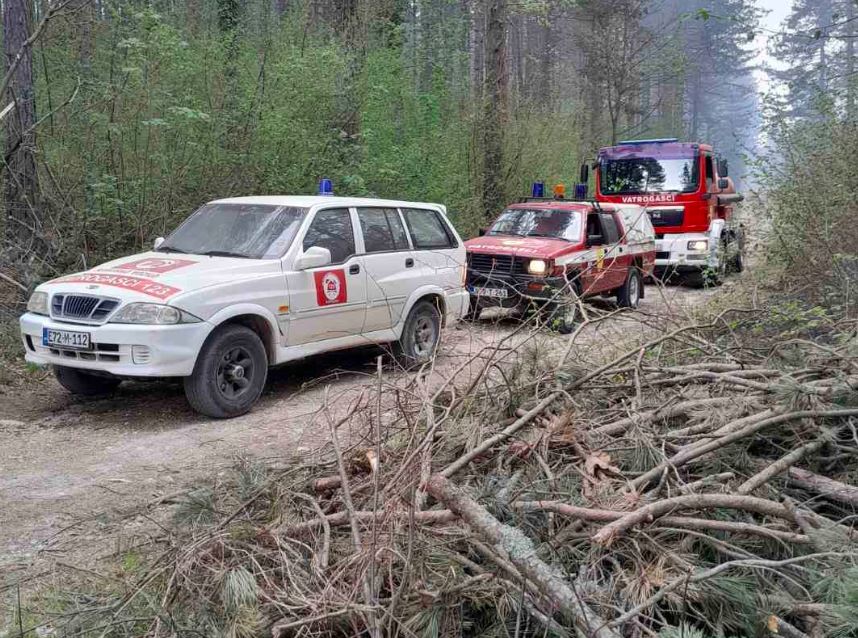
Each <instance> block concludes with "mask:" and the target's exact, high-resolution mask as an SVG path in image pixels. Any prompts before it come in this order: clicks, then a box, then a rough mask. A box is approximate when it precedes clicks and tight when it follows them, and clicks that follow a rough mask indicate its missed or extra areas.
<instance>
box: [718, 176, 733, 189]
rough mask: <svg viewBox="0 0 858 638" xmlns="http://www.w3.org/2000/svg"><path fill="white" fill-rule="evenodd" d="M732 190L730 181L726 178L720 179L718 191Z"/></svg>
mask: <svg viewBox="0 0 858 638" xmlns="http://www.w3.org/2000/svg"><path fill="white" fill-rule="evenodd" d="M728 188H730V181H729V180H728V179H727V178H726V177H721V178H719V179H718V190H722V191H723V190H726V189H728Z"/></svg>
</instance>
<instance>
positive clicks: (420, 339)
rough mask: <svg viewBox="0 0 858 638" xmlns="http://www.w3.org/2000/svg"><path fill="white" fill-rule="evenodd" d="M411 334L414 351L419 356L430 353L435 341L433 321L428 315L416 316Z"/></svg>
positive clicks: (435, 333)
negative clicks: (412, 333)
mask: <svg viewBox="0 0 858 638" xmlns="http://www.w3.org/2000/svg"><path fill="white" fill-rule="evenodd" d="M413 336H414V353H415V354H416V355H417V356H418V357H421V358H423V357H428V356H429V355H431V354H432V350H433V349H434V348H435V342H436V341H437V332H436V329H435V323H434V322H433V321H432V320H431V319H430V318H429V317H426V316H421V317H418V318H417V321H415V322H414V335H413Z"/></svg>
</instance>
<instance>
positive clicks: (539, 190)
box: [530, 182, 545, 197]
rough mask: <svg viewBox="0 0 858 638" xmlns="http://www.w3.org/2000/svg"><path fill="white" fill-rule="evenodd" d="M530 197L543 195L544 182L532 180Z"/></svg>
mask: <svg viewBox="0 0 858 638" xmlns="http://www.w3.org/2000/svg"><path fill="white" fill-rule="evenodd" d="M530 196H531V197H545V182H533V186H532V187H531V188H530Z"/></svg>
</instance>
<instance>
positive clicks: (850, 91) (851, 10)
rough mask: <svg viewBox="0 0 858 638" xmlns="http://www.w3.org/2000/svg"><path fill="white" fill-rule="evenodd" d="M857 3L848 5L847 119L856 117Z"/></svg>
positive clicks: (850, 0) (851, 2)
mask: <svg viewBox="0 0 858 638" xmlns="http://www.w3.org/2000/svg"><path fill="white" fill-rule="evenodd" d="M855 35H856V34H855V2H854V0H849V1H848V2H847V3H846V118H847V119H850V120H851V119H853V118H854V117H855V82H856V81H857V80H858V79H857V78H856V77H855Z"/></svg>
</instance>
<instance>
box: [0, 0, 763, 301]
mask: <svg viewBox="0 0 858 638" xmlns="http://www.w3.org/2000/svg"><path fill="white" fill-rule="evenodd" d="M758 13H759V12H758V11H757V10H756V9H754V8H753V6H752V3H751V2H749V1H748V0H716V1H714V2H711V1H706V2H704V1H701V0H696V1H695V2H677V1H673V0H672V1H666V2H659V1H651V0H620V1H619V2H617V1H609V0H580V1H577V2H573V1H552V2H539V1H525V2H509V1H508V0H415V1H411V2H403V1H402V0H382V1H369V0H308V1H306V2H297V1H286V0H274V1H272V0H248V1H246V2H240V1H238V0H217V1H215V0H189V1H188V2H175V1H174V0H145V1H138V0H64V1H54V2H52V3H47V2H33V1H32V0H7V1H6V2H4V35H5V52H6V61H7V64H6V67H7V69H8V68H10V67H11V66H12V65H13V64H14V66H15V69H14V72H13V73H12V74H11V76H10V77H9V78H7V84H8V86H7V87H6V88H7V100H12V99H15V100H17V104H18V108H17V110H16V111H15V112H14V113H12V114H7V116H6V121H5V126H6V166H5V172H4V176H3V182H4V185H5V186H4V190H3V193H4V198H5V202H4V211H5V220H6V224H5V240H6V244H5V249H4V251H3V253H4V257H5V259H4V261H5V262H6V263H5V264H4V266H3V272H5V273H6V274H7V275H8V276H9V277H10V278H12V279H14V280H15V281H17V282H19V283H21V284H22V285H23V286H24V287H27V288H29V287H30V286H32V284H33V283H34V282H37V281H38V280H39V279H40V278H44V277H47V276H51V275H53V274H55V273H57V272H61V271H64V270H68V269H70V268H81V267H83V266H85V265H88V264H91V263H92V262H94V261H98V260H100V259H103V258H105V257H108V256H110V255H113V254H117V253H119V252H122V251H129V250H133V249H137V248H139V247H140V246H143V245H147V244H148V243H149V242H150V241H151V240H152V238H153V237H154V236H156V235H159V234H163V233H165V232H167V231H169V230H170V229H171V228H172V227H173V226H174V225H175V223H176V222H177V221H178V220H179V219H181V218H182V217H184V216H185V215H187V214H188V213H189V212H190V211H191V210H193V209H194V208H195V207H197V206H198V205H199V204H200V203H202V202H204V201H205V200H207V199H211V198H214V197H219V196H226V195H238V194H248V193H285V194H290V193H310V192H314V190H315V188H316V183H317V180H318V179H319V178H320V177H321V176H326V177H330V178H332V179H333V180H334V183H335V184H336V188H337V191H338V192H340V193H342V194H368V195H377V196H387V197H398V198H405V199H413V200H428V201H438V202H443V203H445V204H447V205H448V207H449V208H450V210H451V211H452V213H453V215H454V218H455V219H456V221H457V223H458V224H460V226H461V227H462V229H463V231H465V232H467V231H469V230H473V228H474V227H475V226H476V224H477V223H478V221H479V220H481V219H484V218H485V217H486V216H487V215H491V214H493V213H494V212H495V211H496V210H497V209H498V208H499V207H500V206H502V205H503V203H505V201H506V200H508V199H509V198H511V197H515V196H518V195H519V194H520V193H522V192H523V191H524V189H526V188H527V184H528V183H529V182H530V181H532V180H533V179H537V178H540V179H546V180H560V181H566V182H571V181H573V180H574V177H573V176H574V175H575V174H577V167H578V165H579V163H580V161H581V160H582V159H586V158H588V157H592V156H593V153H594V152H595V150H596V149H597V148H598V147H599V146H600V145H604V144H608V143H610V142H613V141H616V140H618V139H619V138H624V137H626V138H627V137H640V136H648V135H656V136H666V135H671V136H680V137H690V138H693V139H701V140H708V141H712V142H713V143H716V144H718V145H719V146H720V148H722V149H723V150H724V151H725V152H726V153H727V154H728V155H729V156H731V157H732V158H733V159H734V161H735V162H737V163H736V166H737V167H738V160H739V159H740V157H741V153H742V151H743V148H745V146H746V145H747V140H748V139H749V138H750V137H752V134H753V128H754V126H755V122H754V117H753V113H754V112H755V111H756V104H755V96H754V86H753V82H752V78H751V75H750V71H751V57H752V52H751V51H750V50H749V48H748V46H747V41H748V37H749V36H748V34H751V33H753V30H754V28H755V24H756V18H757V15H758ZM33 35H36V38H35V40H33V41H32V42H28V38H32V36H33ZM19 51H20V52H21V55H20V59H19V58H18V54H19ZM16 60H17V64H16V63H15V62H16ZM735 172H737V173H738V172H739V171H735ZM7 283H8V282H7Z"/></svg>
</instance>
